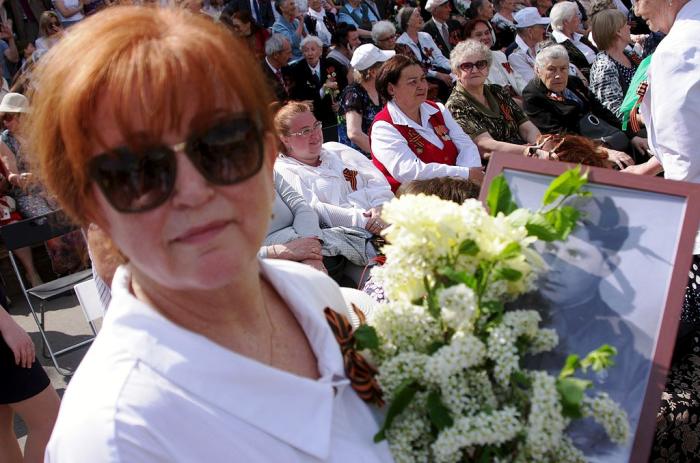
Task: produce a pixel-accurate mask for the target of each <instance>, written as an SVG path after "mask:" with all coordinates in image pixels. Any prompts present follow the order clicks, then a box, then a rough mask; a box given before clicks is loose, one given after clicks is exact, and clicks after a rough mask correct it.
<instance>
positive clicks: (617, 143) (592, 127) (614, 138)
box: [579, 113, 630, 151]
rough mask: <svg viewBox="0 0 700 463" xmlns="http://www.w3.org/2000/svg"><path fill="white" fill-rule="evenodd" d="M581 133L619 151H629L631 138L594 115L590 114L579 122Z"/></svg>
mask: <svg viewBox="0 0 700 463" xmlns="http://www.w3.org/2000/svg"><path fill="white" fill-rule="evenodd" d="M579 132H580V133H581V135H583V136H584V137H587V138H590V139H591V140H594V141H599V142H601V143H603V144H604V145H606V146H607V147H609V148H612V149H614V150H617V151H627V148H629V144H630V141H629V138H627V135H626V134H625V133H624V132H623V131H622V130H620V129H618V128H617V127H614V126H612V125H610V124H608V123H607V122H605V121H604V120H602V119H600V118H598V117H597V116H596V115H594V114H592V113H588V114H586V115H585V116H583V117H582V118H581V120H580V121H579Z"/></svg>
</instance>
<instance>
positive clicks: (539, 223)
mask: <svg viewBox="0 0 700 463" xmlns="http://www.w3.org/2000/svg"><path fill="white" fill-rule="evenodd" d="M525 229H526V230H527V234H528V235H530V236H534V237H536V238H537V239H540V240H542V241H555V240H558V239H559V234H558V233H557V230H556V228H555V227H554V226H553V225H552V224H551V223H549V221H548V220H547V218H546V217H545V215H544V214H542V213H536V214H532V215H531V216H530V218H529V219H528V222H527V223H526V224H525Z"/></svg>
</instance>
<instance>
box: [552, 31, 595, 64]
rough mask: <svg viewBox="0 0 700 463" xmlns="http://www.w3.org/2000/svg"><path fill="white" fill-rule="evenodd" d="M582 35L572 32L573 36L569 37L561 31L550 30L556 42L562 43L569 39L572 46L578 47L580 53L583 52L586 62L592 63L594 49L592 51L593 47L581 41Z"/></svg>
mask: <svg viewBox="0 0 700 463" xmlns="http://www.w3.org/2000/svg"><path fill="white" fill-rule="evenodd" d="M582 37H583V36H582V35H581V34H579V33H578V32H574V38H573V39H570V38H569V37H567V36H566V35H564V33H563V32H562V31H557V30H554V31H552V38H553V39H554V40H556V41H557V43H563V42H566V41H567V40H571V43H573V44H574V46H575V47H576V48H578V49H579V51H580V52H581V53H583V54H584V56H585V57H586V61H588V64H593V61H595V51H593V49H592V48H591V47H589V46H588V45H586V44H585V43H583V42H581V38H582Z"/></svg>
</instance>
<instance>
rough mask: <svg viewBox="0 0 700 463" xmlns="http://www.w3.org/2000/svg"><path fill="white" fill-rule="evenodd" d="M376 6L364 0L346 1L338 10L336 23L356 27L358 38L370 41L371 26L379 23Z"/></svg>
mask: <svg viewBox="0 0 700 463" xmlns="http://www.w3.org/2000/svg"><path fill="white" fill-rule="evenodd" d="M379 19H380V18H379V12H378V10H377V8H376V5H373V4H370V3H368V2H367V1H366V0H347V1H346V2H345V4H344V5H343V6H342V7H340V9H339V10H338V21H339V22H342V23H346V24H352V25H353V26H355V27H357V30H358V32H359V33H360V37H362V38H364V39H368V40H369V39H370V38H371V37H372V26H373V25H374V23H376V22H377V21H379Z"/></svg>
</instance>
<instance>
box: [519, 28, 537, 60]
mask: <svg viewBox="0 0 700 463" xmlns="http://www.w3.org/2000/svg"><path fill="white" fill-rule="evenodd" d="M515 44H516V45H517V46H518V48H520V49H521V50H522V51H524V52H525V54H526V55H527V56H529V57H531V58H534V56H532V51H531V50H530V47H528V46H527V44H526V43H525V41H524V40H523V38H522V37H520V35H517V34H516V36H515Z"/></svg>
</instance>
